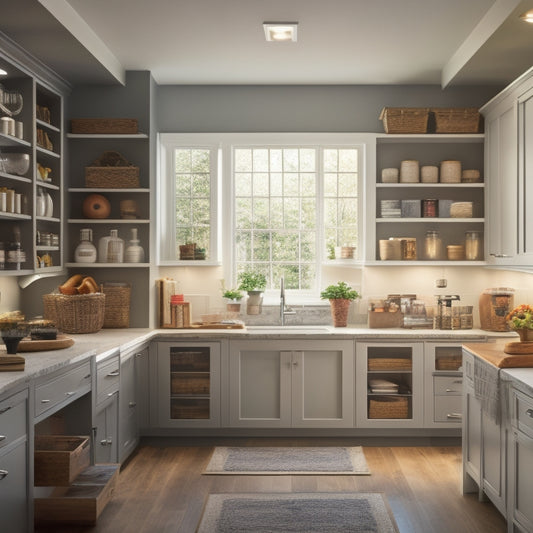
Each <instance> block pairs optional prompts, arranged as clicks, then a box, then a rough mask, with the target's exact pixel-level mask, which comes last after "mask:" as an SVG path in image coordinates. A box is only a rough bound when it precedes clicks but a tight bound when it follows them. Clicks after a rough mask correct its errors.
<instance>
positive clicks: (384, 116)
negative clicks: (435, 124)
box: [379, 107, 429, 133]
mask: <svg viewBox="0 0 533 533" xmlns="http://www.w3.org/2000/svg"><path fill="white" fill-rule="evenodd" d="M379 120H382V121H383V128H384V130H385V133H427V130H428V120H429V108H426V107H384V108H383V109H382V110H381V114H380V116H379Z"/></svg>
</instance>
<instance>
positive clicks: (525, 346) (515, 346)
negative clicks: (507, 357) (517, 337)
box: [503, 341, 533, 355]
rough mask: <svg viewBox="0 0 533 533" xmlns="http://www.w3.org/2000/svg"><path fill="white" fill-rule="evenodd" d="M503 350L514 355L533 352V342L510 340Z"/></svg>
mask: <svg viewBox="0 0 533 533" xmlns="http://www.w3.org/2000/svg"><path fill="white" fill-rule="evenodd" d="M503 351H504V352H505V353H508V354H512V355H529V354H533V342H529V341H525V342H508V343H507V344H506V345H505V348H504V349H503Z"/></svg>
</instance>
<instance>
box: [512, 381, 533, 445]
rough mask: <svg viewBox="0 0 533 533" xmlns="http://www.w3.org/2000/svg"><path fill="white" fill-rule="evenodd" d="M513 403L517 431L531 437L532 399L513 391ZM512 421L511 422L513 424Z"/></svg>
mask: <svg viewBox="0 0 533 533" xmlns="http://www.w3.org/2000/svg"><path fill="white" fill-rule="evenodd" d="M513 403H514V407H515V417H514V420H516V424H513V425H516V427H517V429H519V430H520V431H523V432H525V433H527V434H529V435H531V436H533V398H531V397H529V396H526V395H525V394H522V393H520V392H518V391H513ZM514 420H513V422H514Z"/></svg>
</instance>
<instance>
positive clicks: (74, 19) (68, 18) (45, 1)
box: [39, 0, 126, 85]
mask: <svg viewBox="0 0 533 533" xmlns="http://www.w3.org/2000/svg"><path fill="white" fill-rule="evenodd" d="M39 2H40V3H41V4H42V6H43V7H44V8H45V9H47V10H48V11H49V12H50V13H51V14H52V15H53V16H54V17H55V18H56V19H57V20H58V22H60V23H61V25H62V26H64V28H65V29H66V30H67V31H69V32H70V33H71V34H72V35H73V36H74V37H75V38H76V39H77V40H78V41H79V42H80V43H81V44H82V45H83V46H84V47H85V48H86V50H87V51H88V52H89V53H90V54H91V55H92V56H94V58H95V59H96V60H97V61H98V62H99V63H100V64H101V65H102V66H103V67H104V68H105V69H106V70H107V71H108V72H109V73H110V74H111V75H112V76H113V77H114V78H115V79H116V80H117V81H118V82H119V83H121V84H122V85H125V84H126V70H125V68H124V67H123V66H122V64H121V63H120V61H119V60H118V59H117V58H116V57H115V56H114V55H113V53H112V52H111V50H110V49H109V48H108V47H107V46H106V44H105V43H104V41H102V39H100V37H98V35H96V33H95V32H94V31H93V30H92V29H91V27H90V26H89V25H88V24H87V23H86V22H85V20H83V19H82V18H81V17H80V15H79V14H78V12H77V11H76V10H75V9H74V8H73V7H72V6H71V5H70V4H69V3H68V1H67V0H39Z"/></svg>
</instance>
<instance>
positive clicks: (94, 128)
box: [70, 118, 139, 134]
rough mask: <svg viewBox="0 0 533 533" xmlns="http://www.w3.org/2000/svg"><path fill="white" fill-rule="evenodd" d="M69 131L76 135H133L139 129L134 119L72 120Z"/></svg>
mask: <svg viewBox="0 0 533 533" xmlns="http://www.w3.org/2000/svg"><path fill="white" fill-rule="evenodd" d="M70 131H71V132H72V133H77V134H130V133H131V134H133V133H138V132H139V128H138V124H137V119H135V118H73V119H72V120H71V121H70Z"/></svg>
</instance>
